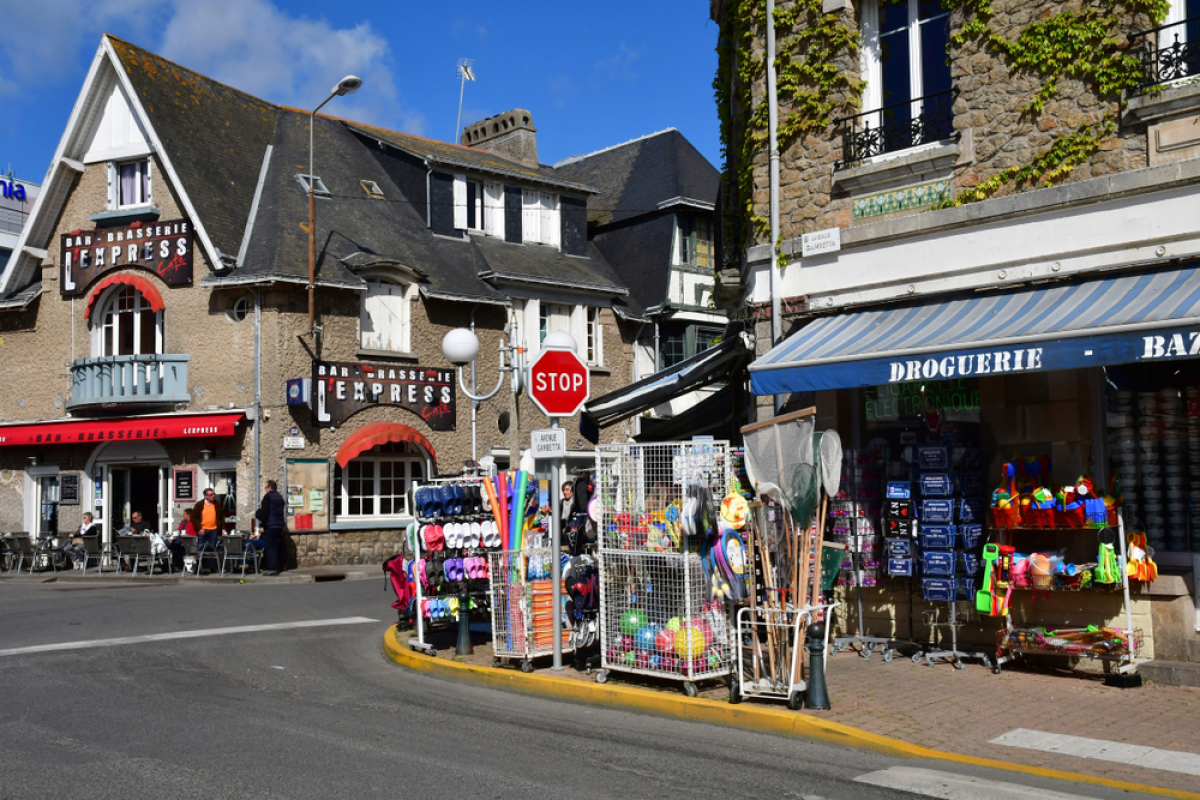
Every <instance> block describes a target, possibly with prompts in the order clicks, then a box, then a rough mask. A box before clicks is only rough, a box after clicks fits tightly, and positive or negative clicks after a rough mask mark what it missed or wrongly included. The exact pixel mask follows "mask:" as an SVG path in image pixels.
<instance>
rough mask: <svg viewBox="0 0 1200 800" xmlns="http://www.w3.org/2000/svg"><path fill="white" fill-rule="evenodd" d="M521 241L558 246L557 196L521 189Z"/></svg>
mask: <svg viewBox="0 0 1200 800" xmlns="http://www.w3.org/2000/svg"><path fill="white" fill-rule="evenodd" d="M521 211H522V219H521V238H522V241H526V242H535V243H537V244H552V245H554V246H555V247H557V246H558V243H559V238H560V228H559V218H558V196H557V195H553V194H549V193H548V192H535V191H533V190H532V189H523V190H522V191H521Z"/></svg>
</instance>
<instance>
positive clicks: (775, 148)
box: [767, 0, 783, 414]
mask: <svg viewBox="0 0 1200 800" xmlns="http://www.w3.org/2000/svg"><path fill="white" fill-rule="evenodd" d="M777 89H778V87H777V85H776V80H775V0H767V138H768V139H769V141H768V147H770V149H771V184H770V192H771V345H772V346H774V345H777V344H779V342H780V340H781V339H783V311H782V309H781V307H780V298H779V291H780V289H779V252H778V249H777V248H778V244H779V141H778V140H777V138H776V134H777V132H778V130H779V98H778V92H777ZM782 406H783V395H778V394H777V395H775V413H776V414H778V413H779V410H780V408H781V407H782Z"/></svg>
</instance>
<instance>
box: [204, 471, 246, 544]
mask: <svg viewBox="0 0 1200 800" xmlns="http://www.w3.org/2000/svg"><path fill="white" fill-rule="evenodd" d="M205 475H206V476H207V478H208V487H209V488H210V489H212V490H213V491H215V492H216V493H217V508H219V509H221V516H222V517H223V519H224V520H225V528H224V529H225V530H227V531H231V530H235V529H236V528H237V527H238V515H237V472H236V471H235V470H232V469H229V470H205ZM247 524H249V523H248V522H247Z"/></svg>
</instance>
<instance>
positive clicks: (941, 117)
mask: <svg viewBox="0 0 1200 800" xmlns="http://www.w3.org/2000/svg"><path fill="white" fill-rule="evenodd" d="M956 94H957V92H956V91H955V90H954V89H948V90H946V91H944V92H936V93H934V94H927V95H925V96H924V97H915V98H913V99H911V100H905V101H903V102H900V103H892V104H891V105H886V106H883V107H881V108H875V109H872V110H870V111H864V112H862V113H861V114H855V115H853V116H850V117H842V118H841V119H837V120H834V125H835V126H837V128H838V134H839V135H840V136H841V139H842V159H841V161H838V162H837V164H835V165H834V167H835V169H842V168H845V167H849V166H853V165H855V164H858V163H860V162H862V161H865V160H866V159H868V158H873V157H875V156H881V155H884V154H885V153H895V152H898V151H900V150H908V149H910V148H913V147H918V146H920V145H923V144H932V143H934V142H940V141H943V140H945V139H951V138H954V136H955V133H954V110H953V105H954V97H955V95H956Z"/></svg>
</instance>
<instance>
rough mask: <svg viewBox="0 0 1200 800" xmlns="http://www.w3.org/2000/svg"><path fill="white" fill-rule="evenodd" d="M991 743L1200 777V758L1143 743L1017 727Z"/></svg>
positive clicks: (1199, 756)
mask: <svg viewBox="0 0 1200 800" xmlns="http://www.w3.org/2000/svg"><path fill="white" fill-rule="evenodd" d="M991 744H1003V745H1008V746H1009V747H1023V748H1025V749H1027V750H1040V751H1042V752H1047V753H1062V754H1064V755H1068V756H1077V757H1079V758H1094V759H1096V760H1098V761H1113V762H1115V763H1117V764H1130V765H1132V766H1135V767H1146V768H1148V769H1161V770H1164V771H1166V772H1182V773H1183V774H1184V775H1196V776H1200V755H1196V754H1195V753H1185V752H1183V751H1181V750H1159V749H1157V748H1154V747H1145V746H1143V745H1139V744H1126V743H1125V742H1106V741H1104V740H1103V739H1085V738H1083V737H1082V736H1069V735H1067V734H1065V733H1046V732H1045V731H1034V730H1029V729H1028V728H1017V729H1016V730H1013V731H1009V732H1008V733H1006V734H1004V735H1003V736H997V737H996V738H995V739H992V741H991Z"/></svg>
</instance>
